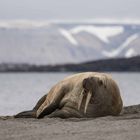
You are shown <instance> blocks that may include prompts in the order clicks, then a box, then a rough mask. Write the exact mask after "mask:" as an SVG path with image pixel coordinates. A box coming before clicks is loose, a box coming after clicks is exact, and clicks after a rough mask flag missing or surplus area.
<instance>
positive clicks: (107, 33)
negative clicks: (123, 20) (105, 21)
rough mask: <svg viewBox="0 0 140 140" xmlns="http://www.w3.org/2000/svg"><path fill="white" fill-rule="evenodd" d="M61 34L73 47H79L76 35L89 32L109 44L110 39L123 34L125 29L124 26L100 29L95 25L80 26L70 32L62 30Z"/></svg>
mask: <svg viewBox="0 0 140 140" xmlns="http://www.w3.org/2000/svg"><path fill="white" fill-rule="evenodd" d="M60 32H61V34H62V35H63V36H64V37H65V38H67V39H68V41H69V42H71V43H72V44H73V45H78V42H77V41H76V39H75V38H74V37H73V36H72V35H74V34H78V33H80V32H87V33H90V34H92V35H95V36H96V37H97V38H99V39H100V40H101V41H103V42H105V43H109V38H110V37H112V36H116V35H119V34H121V33H123V32H124V28H123V27H122V26H112V27H109V26H108V27H98V26H93V25H80V26H77V27H74V28H72V29H70V30H65V29H60Z"/></svg>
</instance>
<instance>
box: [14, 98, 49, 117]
mask: <svg viewBox="0 0 140 140" xmlns="http://www.w3.org/2000/svg"><path fill="white" fill-rule="evenodd" d="M46 97H47V95H44V96H43V97H42V98H40V99H39V101H38V102H37V104H36V105H35V107H34V108H33V110H28V111H23V112H20V113H18V114H17V115H15V116H14V117H15V118H36V111H37V110H38V108H39V107H40V106H41V104H42V103H43V102H44V101H45V99H46Z"/></svg>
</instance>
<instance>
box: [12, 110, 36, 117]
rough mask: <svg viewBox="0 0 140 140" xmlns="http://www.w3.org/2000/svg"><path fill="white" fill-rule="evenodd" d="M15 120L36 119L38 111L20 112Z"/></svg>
mask: <svg viewBox="0 0 140 140" xmlns="http://www.w3.org/2000/svg"><path fill="white" fill-rule="evenodd" d="M14 117H15V118H36V111H35V110H29V111H24V112H20V113H18V114H17V115H15V116H14Z"/></svg>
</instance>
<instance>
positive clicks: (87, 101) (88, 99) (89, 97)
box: [84, 92, 92, 114]
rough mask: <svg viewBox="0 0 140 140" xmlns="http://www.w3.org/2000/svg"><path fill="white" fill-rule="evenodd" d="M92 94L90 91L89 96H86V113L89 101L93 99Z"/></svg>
mask: <svg viewBox="0 0 140 140" xmlns="http://www.w3.org/2000/svg"><path fill="white" fill-rule="evenodd" d="M91 96H92V94H91V92H88V94H87V98H86V103H85V108H84V113H85V114H86V112H87V107H88V104H89V101H90V99H91Z"/></svg>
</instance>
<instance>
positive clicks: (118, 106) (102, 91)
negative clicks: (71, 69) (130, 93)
mask: <svg viewBox="0 0 140 140" xmlns="http://www.w3.org/2000/svg"><path fill="white" fill-rule="evenodd" d="M122 106H123V105H122V99H121V96H120V91H119V88H118V86H117V84H116V83H115V81H114V80H113V79H112V78H111V76H109V75H107V74H104V73H95V72H85V73H79V74H75V75H72V76H69V77H67V78H65V79H64V80H62V81H60V82H59V83H57V84H56V85H55V86H53V87H52V88H51V90H50V91H49V93H48V94H47V95H44V96H43V97H42V98H41V99H40V100H39V101H38V103H37V104H36V106H35V107H34V109H33V110H30V111H25V112H21V113H19V114H17V115H15V117H16V118H18V117H26V118H27V117H34V118H42V117H44V116H47V117H61V118H69V117H100V116H106V115H119V113H120V112H121V110H122Z"/></svg>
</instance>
